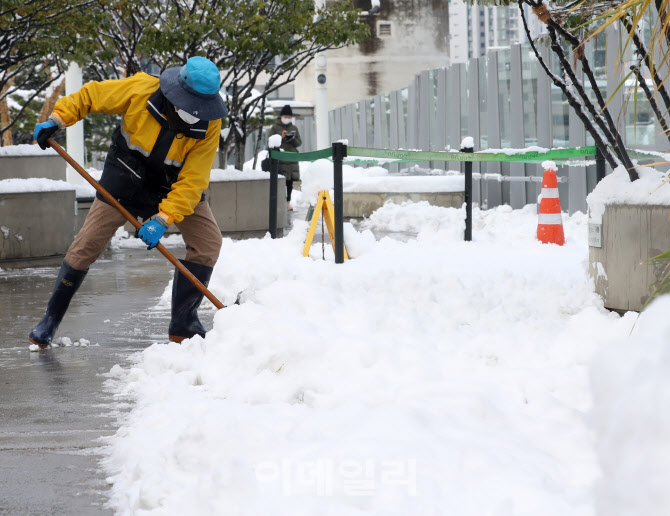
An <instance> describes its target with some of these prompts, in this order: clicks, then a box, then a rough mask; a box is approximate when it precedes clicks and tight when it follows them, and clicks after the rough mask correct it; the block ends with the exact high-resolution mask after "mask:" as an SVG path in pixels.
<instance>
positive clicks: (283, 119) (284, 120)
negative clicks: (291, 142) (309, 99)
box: [281, 118, 291, 125]
mask: <svg viewBox="0 0 670 516" xmlns="http://www.w3.org/2000/svg"><path fill="white" fill-rule="evenodd" d="M281 123H282V124H284V125H288V124H290V123H291V119H290V118H282V119H281Z"/></svg>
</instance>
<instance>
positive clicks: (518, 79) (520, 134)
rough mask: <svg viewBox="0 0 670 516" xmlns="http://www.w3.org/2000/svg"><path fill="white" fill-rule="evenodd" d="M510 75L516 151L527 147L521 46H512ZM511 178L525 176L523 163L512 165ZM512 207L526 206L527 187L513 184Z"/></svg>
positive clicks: (512, 138)
mask: <svg viewBox="0 0 670 516" xmlns="http://www.w3.org/2000/svg"><path fill="white" fill-rule="evenodd" d="M511 58H512V59H511V61H512V63H511V64H512V66H511V74H510V126H511V128H512V130H511V134H510V141H511V144H512V147H513V148H515V149H522V148H524V147H525V146H526V131H525V129H524V120H523V93H524V92H523V69H522V66H521V45H518V44H517V45H512V49H511ZM509 171H510V175H511V176H525V175H526V170H525V165H524V164H523V163H510V167H509ZM509 196H510V205H511V206H512V208H523V207H524V206H525V205H526V186H525V184H524V183H521V182H513V183H511V184H510V188H509Z"/></svg>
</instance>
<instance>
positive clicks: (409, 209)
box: [361, 201, 465, 240]
mask: <svg viewBox="0 0 670 516" xmlns="http://www.w3.org/2000/svg"><path fill="white" fill-rule="evenodd" d="M361 226H362V227H364V228H369V229H375V230H381V231H389V232H409V233H419V232H420V231H431V230H432V231H449V232H452V233H453V234H452V235H451V236H450V237H449V238H450V240H458V237H459V236H460V237H461V238H462V236H463V232H464V231H465V209H464V208H462V209H456V208H443V207H441V206H433V205H431V204H429V203H428V202H427V201H420V202H416V203H414V202H409V201H407V202H403V203H402V204H395V203H393V202H391V201H387V202H386V203H385V204H384V206H382V207H381V208H379V209H378V210H376V211H375V212H374V213H372V215H370V217H369V218H368V219H366V220H364V221H363V222H362V224H361Z"/></svg>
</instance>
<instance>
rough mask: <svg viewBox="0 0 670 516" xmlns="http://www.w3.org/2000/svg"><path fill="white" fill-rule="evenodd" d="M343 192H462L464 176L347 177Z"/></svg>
mask: <svg viewBox="0 0 670 516" xmlns="http://www.w3.org/2000/svg"><path fill="white" fill-rule="evenodd" d="M343 188H344V191H345V192H352V193H353V192H388V193H445V192H463V191H464V190H465V177H464V176H400V177H398V176H393V177H392V176H386V177H358V178H347V179H346V180H345V181H343Z"/></svg>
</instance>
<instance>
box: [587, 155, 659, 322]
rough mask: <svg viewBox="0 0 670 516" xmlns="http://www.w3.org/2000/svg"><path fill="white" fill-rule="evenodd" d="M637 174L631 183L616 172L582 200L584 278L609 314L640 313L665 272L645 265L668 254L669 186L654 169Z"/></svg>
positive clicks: (657, 264)
mask: <svg viewBox="0 0 670 516" xmlns="http://www.w3.org/2000/svg"><path fill="white" fill-rule="evenodd" d="M638 171H639V174H640V179H639V180H637V181H635V182H632V183H631V182H630V179H629V178H628V173H627V172H626V170H625V169H624V168H623V167H620V168H618V169H616V170H615V171H614V172H613V173H612V174H611V175H609V176H607V177H606V178H605V179H603V180H602V181H601V182H600V183H599V184H598V186H597V187H596V189H595V190H594V191H593V192H592V193H591V194H590V195H589V196H588V198H587V201H588V205H589V273H590V275H591V278H593V280H594V283H595V289H596V293H598V294H599V295H600V296H602V298H603V299H604V301H605V306H606V307H607V308H611V309H613V310H620V311H625V310H636V311H640V310H642V308H643V307H644V305H645V303H646V302H647V300H648V299H649V297H650V296H651V294H652V293H653V292H654V290H655V286H654V284H655V283H656V282H657V281H659V280H660V279H661V277H662V272H663V269H664V267H665V265H664V264H659V263H652V262H649V260H650V259H651V258H653V257H654V256H658V255H659V254H661V253H662V252H665V251H667V250H669V249H670V220H669V219H668V215H670V185H664V184H663V183H664V181H665V180H666V176H665V175H664V174H661V173H660V172H658V171H656V170H654V169H647V168H642V169H638Z"/></svg>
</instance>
